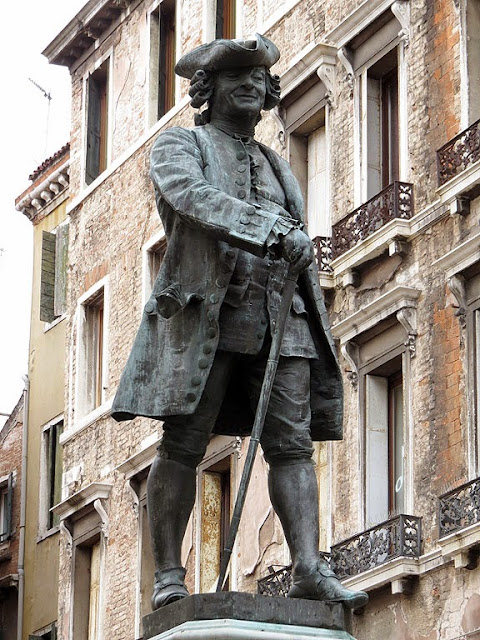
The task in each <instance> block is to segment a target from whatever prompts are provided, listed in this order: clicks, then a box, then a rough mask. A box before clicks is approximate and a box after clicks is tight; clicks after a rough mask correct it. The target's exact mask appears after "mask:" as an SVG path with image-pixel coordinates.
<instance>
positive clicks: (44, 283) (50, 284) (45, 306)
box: [40, 231, 56, 322]
mask: <svg viewBox="0 0 480 640" xmlns="http://www.w3.org/2000/svg"><path fill="white" fill-rule="evenodd" d="M55 253H56V237H55V234H54V233H49V232H48V231H43V233H42V266H41V274H40V320H43V321H44V322H53V320H55V310H54V301H55Z"/></svg>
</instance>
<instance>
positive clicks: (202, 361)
mask: <svg viewBox="0 0 480 640" xmlns="http://www.w3.org/2000/svg"><path fill="white" fill-rule="evenodd" d="M198 366H199V368H200V369H206V368H207V367H208V360H207V359H206V358H200V360H199V361H198Z"/></svg>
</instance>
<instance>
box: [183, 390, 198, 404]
mask: <svg viewBox="0 0 480 640" xmlns="http://www.w3.org/2000/svg"><path fill="white" fill-rule="evenodd" d="M186 398H187V401H188V402H195V400H196V399H197V395H196V394H195V393H192V392H191V391H190V393H187V396H186Z"/></svg>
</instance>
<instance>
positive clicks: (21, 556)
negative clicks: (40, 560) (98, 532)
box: [17, 376, 30, 640]
mask: <svg viewBox="0 0 480 640" xmlns="http://www.w3.org/2000/svg"><path fill="white" fill-rule="evenodd" d="M23 382H24V384H25V388H24V392H23V394H24V395H23V438H22V482H21V489H20V540H19V551H18V613H17V640H22V636H23V594H24V590H25V589H24V587H25V571H24V562H25V521H26V511H27V505H26V502H27V440H28V413H29V402H30V379H29V377H28V376H24V377H23Z"/></svg>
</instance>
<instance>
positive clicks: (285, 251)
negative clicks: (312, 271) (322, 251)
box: [280, 229, 315, 273]
mask: <svg viewBox="0 0 480 640" xmlns="http://www.w3.org/2000/svg"><path fill="white" fill-rule="evenodd" d="M280 253H281V256H282V258H283V259H284V260H286V261H287V262H289V263H290V264H291V265H293V271H294V272H295V273H300V272H301V271H303V270H304V269H306V268H307V267H308V265H309V264H310V263H311V262H312V261H313V259H314V257H315V254H314V252H313V243H312V241H311V240H310V238H309V237H308V236H307V234H306V233H304V232H303V231H301V230H300V229H292V230H291V231H289V232H288V233H287V234H286V235H285V236H282V237H281V239H280Z"/></svg>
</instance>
